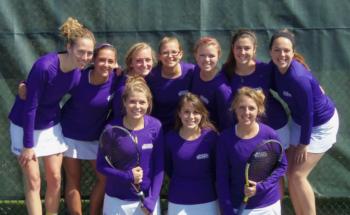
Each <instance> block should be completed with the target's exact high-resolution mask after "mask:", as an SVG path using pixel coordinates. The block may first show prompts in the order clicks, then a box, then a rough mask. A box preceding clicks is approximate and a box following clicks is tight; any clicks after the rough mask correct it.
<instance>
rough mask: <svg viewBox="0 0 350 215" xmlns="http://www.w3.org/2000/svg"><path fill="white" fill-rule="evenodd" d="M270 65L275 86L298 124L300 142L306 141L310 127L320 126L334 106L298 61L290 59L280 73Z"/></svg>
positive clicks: (307, 142) (308, 137)
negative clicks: (285, 68) (286, 68)
mask: <svg viewBox="0 0 350 215" xmlns="http://www.w3.org/2000/svg"><path fill="white" fill-rule="evenodd" d="M271 64H272V66H273V68H274V75H275V81H276V83H275V84H276V88H277V92H278V94H279V96H281V98H282V99H283V100H284V101H285V102H286V103H287V105H288V107H289V109H290V111H291V115H292V118H293V120H294V121H295V122H296V123H298V124H299V125H300V126H301V134H300V143H301V144H306V145H307V144H309V143H310V137H311V131H312V127H313V126H318V125H322V124H323V123H325V122H327V121H328V120H329V119H330V118H331V117H332V116H333V114H334V111H335V107H334V104H333V102H332V101H331V99H330V98H329V97H328V96H326V95H325V94H324V93H323V92H322V90H321V88H320V84H319V83H318V81H317V80H316V79H315V78H314V77H313V75H312V74H311V72H310V71H308V70H307V69H306V68H305V67H304V66H303V65H302V64H300V63H299V62H297V61H295V60H293V61H292V63H291V65H290V66H289V68H288V70H287V72H286V73H285V74H284V75H282V74H281V73H280V72H279V71H278V69H277V67H276V66H275V65H274V64H273V63H272V62H271Z"/></svg>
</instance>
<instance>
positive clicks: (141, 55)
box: [130, 48, 153, 77]
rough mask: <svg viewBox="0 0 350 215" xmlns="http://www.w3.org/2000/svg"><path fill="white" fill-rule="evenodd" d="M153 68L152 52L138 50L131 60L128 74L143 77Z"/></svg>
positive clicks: (145, 49) (146, 49) (149, 50)
mask: <svg viewBox="0 0 350 215" xmlns="http://www.w3.org/2000/svg"><path fill="white" fill-rule="evenodd" d="M152 67H153V57H152V50H151V49H150V48H144V49H140V50H139V51H136V52H135V53H134V54H133V56H132V60H131V64H130V68H131V71H130V74H131V75H141V76H143V77H145V76H147V75H148V74H149V73H150V72H151V70H152Z"/></svg>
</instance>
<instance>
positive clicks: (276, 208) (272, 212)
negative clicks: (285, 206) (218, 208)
mask: <svg viewBox="0 0 350 215" xmlns="http://www.w3.org/2000/svg"><path fill="white" fill-rule="evenodd" d="M233 211H234V212H235V214H236V213H237V212H238V209H233ZM281 214H282V212H281V202H280V201H279V200H278V201H277V202H275V203H273V204H272V205H269V206H266V207H263V208H254V209H245V210H243V213H242V215H281Z"/></svg>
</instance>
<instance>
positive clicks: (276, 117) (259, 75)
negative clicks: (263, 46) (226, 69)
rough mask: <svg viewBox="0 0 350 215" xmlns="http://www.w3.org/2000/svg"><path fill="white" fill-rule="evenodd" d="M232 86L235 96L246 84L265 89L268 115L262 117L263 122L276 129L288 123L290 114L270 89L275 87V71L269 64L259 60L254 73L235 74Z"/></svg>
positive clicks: (231, 82)
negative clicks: (288, 114)
mask: <svg viewBox="0 0 350 215" xmlns="http://www.w3.org/2000/svg"><path fill="white" fill-rule="evenodd" d="M230 86H231V89H232V96H235V93H236V92H237V91H238V90H239V88H241V87H244V86H246V87H252V88H255V89H261V90H263V92H264V94H265V96H266V100H265V101H266V102H265V103H266V117H263V118H262V119H261V120H262V122H264V123H266V124H267V125H269V126H270V127H272V128H274V129H276V130H277V129H280V128H282V127H283V126H285V125H286V124H287V122H288V116H287V113H286V111H285V110H284V108H283V106H282V104H281V103H280V102H279V101H278V100H277V99H275V98H274V97H273V96H272V94H271V92H270V89H272V88H273V72H272V69H271V67H270V66H269V65H268V64H266V63H262V62H260V61H257V62H256V67H255V71H254V72H253V73H252V74H250V75H246V76H241V75H237V74H233V76H232V79H231V81H230Z"/></svg>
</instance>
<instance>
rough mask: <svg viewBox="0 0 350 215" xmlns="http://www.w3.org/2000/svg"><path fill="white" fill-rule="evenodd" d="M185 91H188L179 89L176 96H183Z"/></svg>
mask: <svg viewBox="0 0 350 215" xmlns="http://www.w3.org/2000/svg"><path fill="white" fill-rule="evenodd" d="M186 93H188V90H181V91H179V93H178V94H177V95H178V96H183V95H185V94H186Z"/></svg>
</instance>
